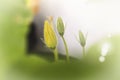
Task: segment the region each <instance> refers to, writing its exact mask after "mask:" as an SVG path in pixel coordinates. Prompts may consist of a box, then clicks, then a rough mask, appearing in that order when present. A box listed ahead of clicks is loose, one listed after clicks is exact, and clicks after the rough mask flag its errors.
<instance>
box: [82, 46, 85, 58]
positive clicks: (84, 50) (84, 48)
mask: <svg viewBox="0 0 120 80" xmlns="http://www.w3.org/2000/svg"><path fill="white" fill-rule="evenodd" d="M82 48H83V57H85V47H82Z"/></svg>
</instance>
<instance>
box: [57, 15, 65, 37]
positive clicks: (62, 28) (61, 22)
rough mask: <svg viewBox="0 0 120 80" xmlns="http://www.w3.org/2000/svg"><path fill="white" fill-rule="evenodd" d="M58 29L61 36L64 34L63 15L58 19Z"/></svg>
mask: <svg viewBox="0 0 120 80" xmlns="http://www.w3.org/2000/svg"><path fill="white" fill-rule="evenodd" d="M57 30H58V33H59V34H60V35H61V36H63V35H64V23H63V20H62V18H61V17H59V18H58V20H57Z"/></svg>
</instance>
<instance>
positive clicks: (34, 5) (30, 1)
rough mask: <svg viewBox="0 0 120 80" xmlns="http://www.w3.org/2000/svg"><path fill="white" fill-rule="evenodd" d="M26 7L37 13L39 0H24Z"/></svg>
mask: <svg viewBox="0 0 120 80" xmlns="http://www.w3.org/2000/svg"><path fill="white" fill-rule="evenodd" d="M26 5H27V7H28V8H29V9H30V10H31V11H32V13H33V14H37V13H38V11H39V0H26Z"/></svg>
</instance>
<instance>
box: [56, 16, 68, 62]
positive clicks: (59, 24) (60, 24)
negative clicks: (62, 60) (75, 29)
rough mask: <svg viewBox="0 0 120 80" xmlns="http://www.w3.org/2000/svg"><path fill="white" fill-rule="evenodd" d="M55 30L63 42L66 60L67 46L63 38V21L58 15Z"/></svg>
mask: <svg viewBox="0 0 120 80" xmlns="http://www.w3.org/2000/svg"><path fill="white" fill-rule="evenodd" d="M57 30H58V33H59V35H60V36H61V37H62V40H63V42H64V45H65V50H66V59H67V61H69V52H68V47H67V43H66V41H65V38H64V32H65V29H64V23H63V20H62V18H61V17H59V18H58V19H57Z"/></svg>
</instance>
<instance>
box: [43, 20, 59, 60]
mask: <svg viewBox="0 0 120 80" xmlns="http://www.w3.org/2000/svg"><path fill="white" fill-rule="evenodd" d="M44 42H45V44H46V46H47V47H48V48H50V49H51V50H53V52H54V58H55V62H57V61H58V51H57V37H56V34H55V32H54V29H53V25H52V19H49V20H46V21H45V22H44Z"/></svg>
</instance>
